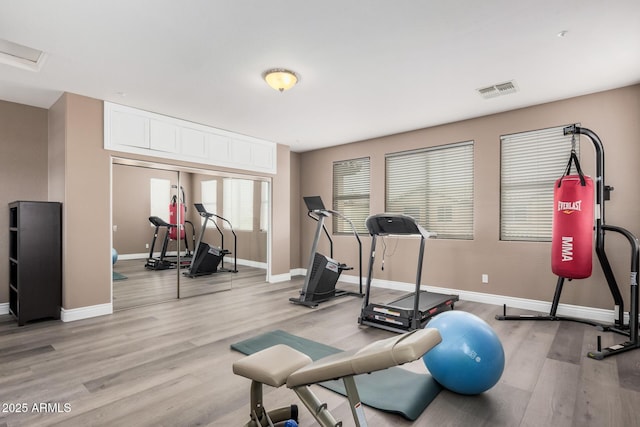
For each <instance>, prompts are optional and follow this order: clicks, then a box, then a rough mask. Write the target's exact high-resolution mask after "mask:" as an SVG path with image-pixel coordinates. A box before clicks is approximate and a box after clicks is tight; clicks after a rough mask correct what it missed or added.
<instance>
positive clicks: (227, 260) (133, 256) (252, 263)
mask: <svg viewBox="0 0 640 427" xmlns="http://www.w3.org/2000/svg"><path fill="white" fill-rule="evenodd" d="M153 256H154V257H159V256H160V252H158V253H155V252H154V254H153ZM167 256H176V252H175V251H174V252H167ZM147 258H149V252H145V253H137V254H122V255H118V259H119V260H120V259H121V260H131V259H147ZM224 263H225V264H229V263H231V264H233V257H231V256H227V257H225V259H224ZM236 263H237V264H238V265H246V266H247V267H255V268H262V269H264V270H266V269H267V263H266V262H258V261H251V260H249V259H241V258H238V259H237V260H236ZM116 264H117V263H116Z"/></svg>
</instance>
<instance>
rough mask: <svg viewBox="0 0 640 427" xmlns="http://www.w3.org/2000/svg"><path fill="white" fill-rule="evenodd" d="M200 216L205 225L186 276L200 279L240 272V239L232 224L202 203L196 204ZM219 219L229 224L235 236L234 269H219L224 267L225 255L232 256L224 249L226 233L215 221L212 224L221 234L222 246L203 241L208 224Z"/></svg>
mask: <svg viewBox="0 0 640 427" xmlns="http://www.w3.org/2000/svg"><path fill="white" fill-rule="evenodd" d="M194 206H195V208H196V210H197V211H198V214H199V215H200V216H201V217H203V218H204V223H203V224H202V230H201V231H200V236H198V241H197V243H196V249H195V253H194V255H193V257H192V258H191V264H190V265H189V271H187V272H185V273H184V275H185V276H187V277H191V278H193V277H198V276H205V275H208V274H213V273H217V272H230V273H237V272H238V259H237V255H236V253H237V243H238V238H237V236H236V233H235V231H233V227H232V226H231V223H230V222H229V221H228V220H227V219H226V218H223V217H221V216H219V215H216V214H214V213H211V212H207V209H206V208H205V207H204V205H203V204H202V203H194ZM214 217H215V218H219V219H221V220H223V221H225V222H226V223H227V224H229V228H230V229H231V233H232V234H233V269H232V270H230V269H226V268H218V267H219V266H220V265H222V266H224V257H225V255H230V254H231V251H229V250H227V249H224V233H223V232H222V230H220V227H218V224H216V222H215V221H212V224H213V225H214V226H215V227H216V229H217V230H218V233H220V239H221V242H220V244H221V246H220V247H218V246H210V245H209V244H207V243H205V242H203V241H202V239H203V237H204V233H205V231H206V230H207V223H208V222H209V220H210V219H211V218H214Z"/></svg>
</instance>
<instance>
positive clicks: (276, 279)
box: [269, 273, 291, 283]
mask: <svg viewBox="0 0 640 427" xmlns="http://www.w3.org/2000/svg"><path fill="white" fill-rule="evenodd" d="M288 280H291V273H284V274H275V275H272V276H271V277H269V283H280V282H286V281H288Z"/></svg>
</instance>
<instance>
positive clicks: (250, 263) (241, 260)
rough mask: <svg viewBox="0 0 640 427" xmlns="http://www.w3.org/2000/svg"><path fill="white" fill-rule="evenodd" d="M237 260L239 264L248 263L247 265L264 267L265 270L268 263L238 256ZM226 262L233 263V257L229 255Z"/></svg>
mask: <svg viewBox="0 0 640 427" xmlns="http://www.w3.org/2000/svg"><path fill="white" fill-rule="evenodd" d="M236 262H237V264H238V265H246V266H247V267H255V268H262V269H263V270H266V269H267V263H266V262H258V261H251V260H249V259H241V258H238V259H237V261H236ZM224 263H225V264H233V257H229V256H227V257H226V258H225V259H224Z"/></svg>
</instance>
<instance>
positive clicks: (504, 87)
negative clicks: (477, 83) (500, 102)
mask: <svg viewBox="0 0 640 427" xmlns="http://www.w3.org/2000/svg"><path fill="white" fill-rule="evenodd" d="M477 91H478V93H479V94H480V96H482V97H483V98H484V99H489V98H495V97H497V96H502V95H509V94H510V93H516V92H517V91H518V87H517V86H516V83H515V82H514V81H513V80H511V81H508V82H505V83H498V84H495V85H493V86H488V87H483V88H480V89H477Z"/></svg>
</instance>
